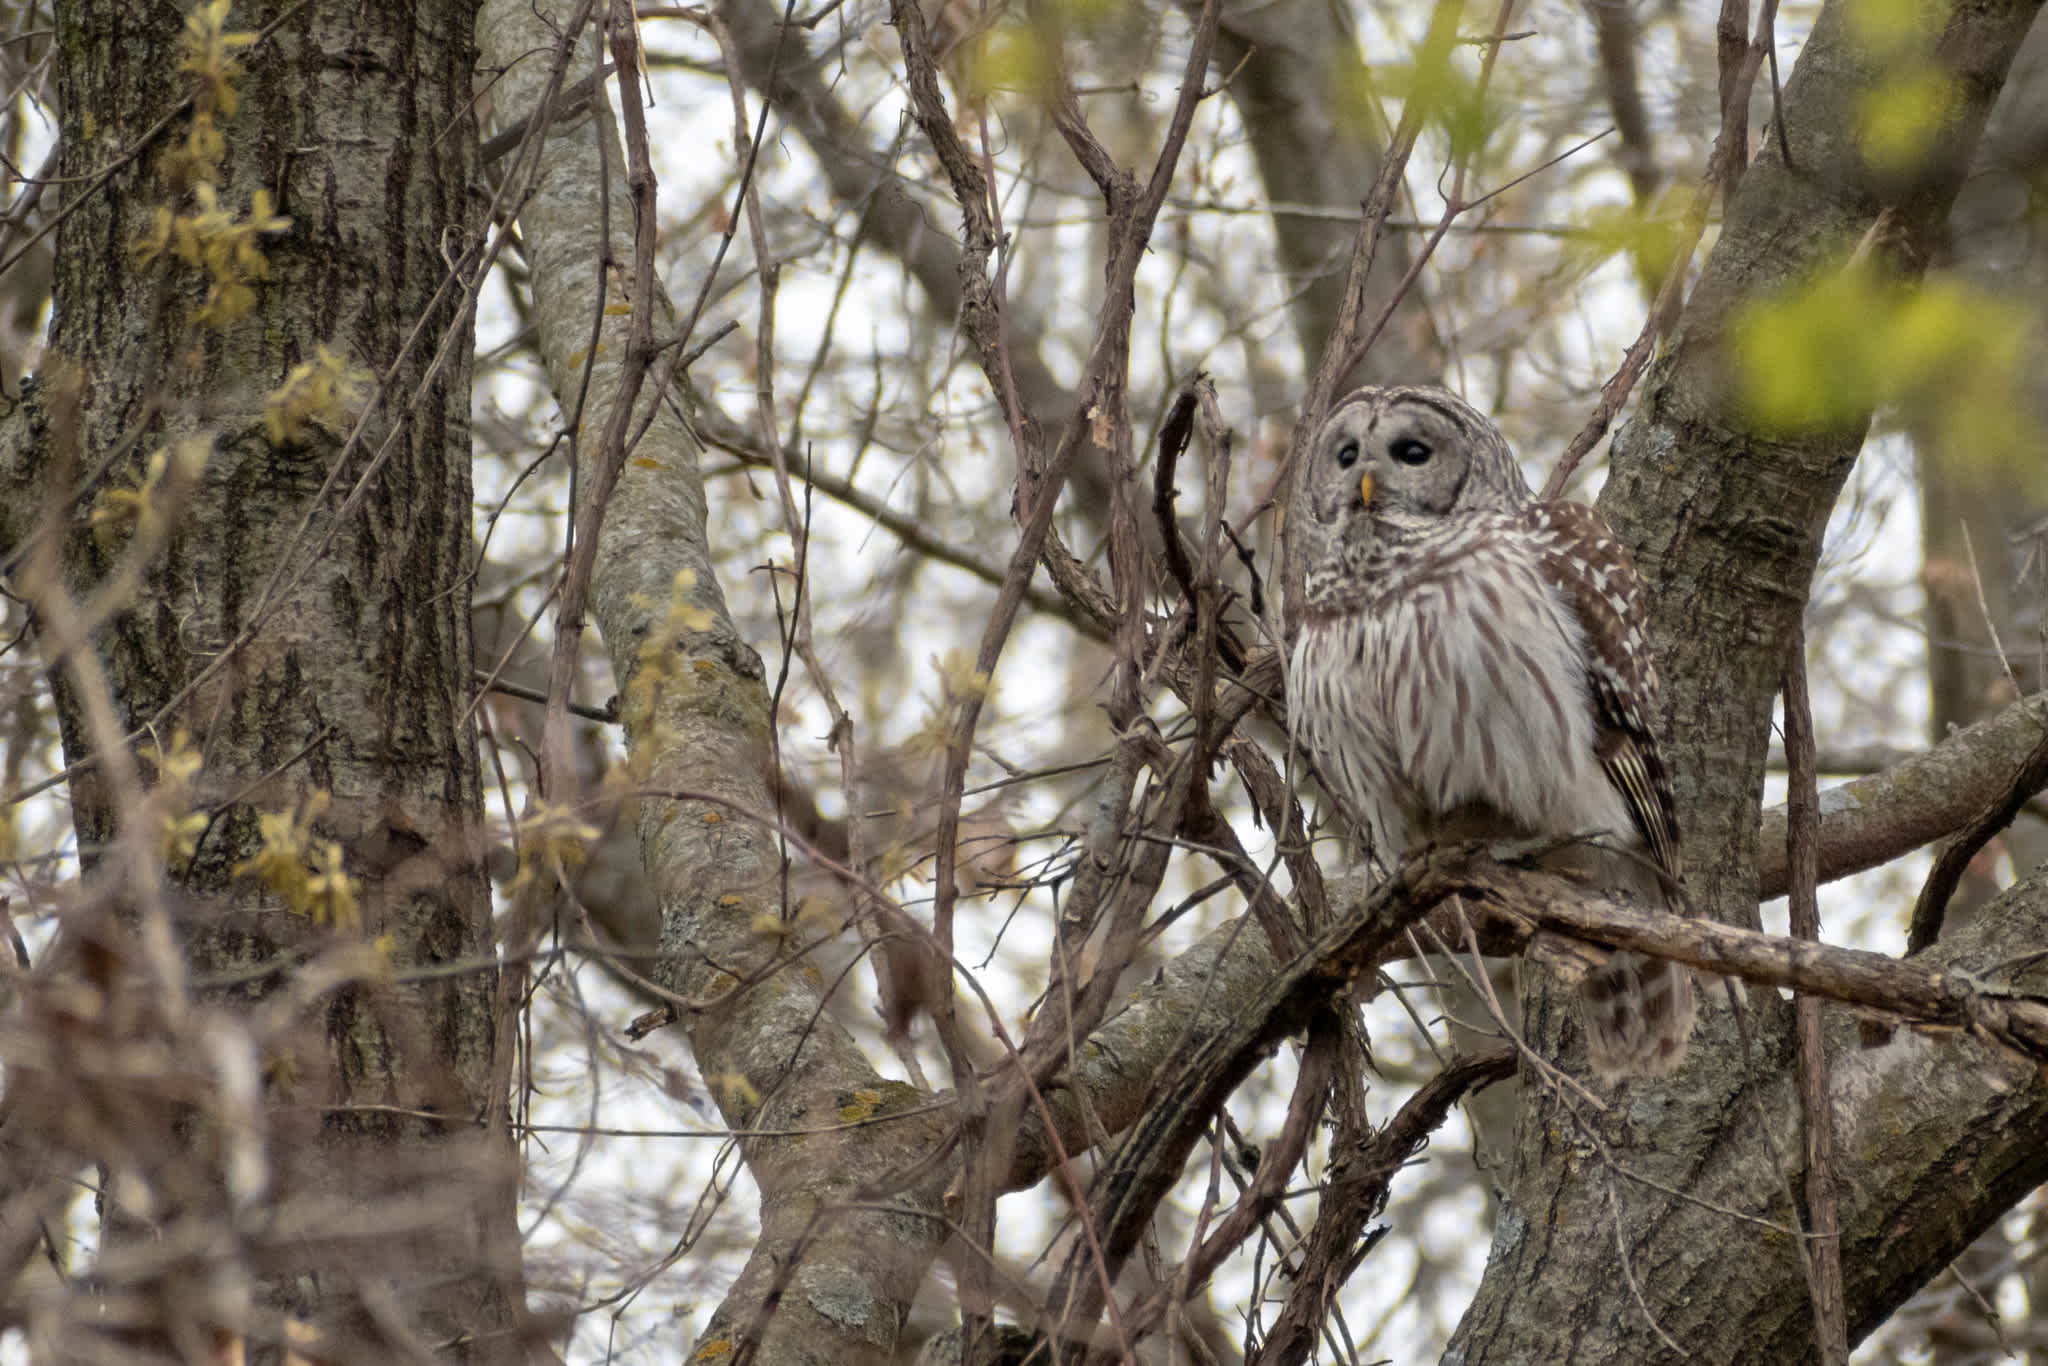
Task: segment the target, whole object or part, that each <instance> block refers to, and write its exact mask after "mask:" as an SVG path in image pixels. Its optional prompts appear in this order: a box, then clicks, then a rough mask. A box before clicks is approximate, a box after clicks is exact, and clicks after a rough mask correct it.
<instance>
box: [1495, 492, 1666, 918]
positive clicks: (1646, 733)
mask: <svg viewBox="0 0 2048 1366" xmlns="http://www.w3.org/2000/svg"><path fill="white" fill-rule="evenodd" d="M1526 515H1527V517H1528V519H1529V526H1530V530H1531V531H1532V532H1533V533H1534V538H1535V541H1536V544H1537V546H1538V564H1539V567H1540V568H1541V570H1542V573H1543V576H1544V577H1545V578H1547V579H1549V580H1550V581H1551V583H1553V584H1554V585H1555V586H1556V587H1557V588H1558V590H1559V592H1560V593H1561V594H1562V595H1563V597H1564V601H1565V602H1566V604H1568V605H1569V606H1570V608H1571V610H1572V613H1573V615H1575V616H1576V617H1577V618H1578V622H1579V626H1580V629H1581V631H1582V633H1583V634H1584V636H1585V640H1586V656H1587V657H1586V681H1587V683H1588V684H1589V685H1590V687H1591V690H1592V695H1593V712H1594V725H1595V728H1596V730H1595V746H1596V749H1597V752H1598V755H1599V758H1600V767H1601V768H1602V769H1603V770H1605V771H1606V774H1607V778H1608V781H1609V782H1612V783H1613V784H1614V786H1615V789H1616V790H1617V791H1619V792H1620V793H1621V796H1622V800H1623V802H1624V803H1626V805H1627V806H1628V813H1629V815H1630V817H1631V818H1633V819H1634V821H1635V825H1636V829H1637V830H1639V831H1640V832H1641V833H1642V836H1643V842H1644V844H1646V845H1648V846H1649V850H1650V856H1651V857H1652V858H1654V859H1655V860H1656V861H1657V865H1658V867H1660V868H1662V869H1663V870H1664V873H1665V875H1666V876H1668V877H1670V878H1671V880H1672V881H1674V882H1678V881H1681V880H1682V879H1683V878H1684V866H1683V862H1682V860H1681V858H1680V855H1679V845H1678V805H1677V802H1676V801H1675V800H1674V799H1673V797H1672V795H1671V777H1670V774H1669V773H1668V772H1667V771H1666V770H1665V767H1664V757H1663V755H1662V754H1660V753H1659V752H1658V750H1657V737H1656V735H1655V734H1654V733H1653V732H1652V731H1651V730H1650V724H1649V716H1650V711H1651V708H1652V707H1653V706H1654V704H1655V702H1656V699H1657V667H1656V664H1655V663H1654V661H1653V660H1652V659H1651V657H1650V645H1649V633H1648V629H1647V623H1646V621H1645V620H1644V613H1643V581H1642V578H1641V576H1639V575H1638V574H1637V573H1636V562H1635V557H1634V556H1633V555H1630V554H1629V553H1628V547H1626V546H1624V545H1623V544H1622V543H1621V542H1620V541H1617V540H1615V539H1614V533H1613V532H1611V531H1609V530H1608V529H1607V524H1606V523H1605V522H1603V521H1602V520H1601V519H1600V514H1599V513H1597V512H1595V511H1593V509H1591V508H1589V507H1587V506H1585V505H1584V504H1582V503H1570V502H1565V501H1562V500H1559V501H1556V502H1548V503H1535V504H1532V505H1531V506H1530V507H1529V509H1528V512H1527V514H1526Z"/></svg>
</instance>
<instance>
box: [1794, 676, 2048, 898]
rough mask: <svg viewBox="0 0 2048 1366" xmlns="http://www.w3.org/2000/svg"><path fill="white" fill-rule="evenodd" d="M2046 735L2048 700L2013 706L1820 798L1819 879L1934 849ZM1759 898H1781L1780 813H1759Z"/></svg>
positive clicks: (1977, 810) (2001, 784) (1969, 817)
mask: <svg viewBox="0 0 2048 1366" xmlns="http://www.w3.org/2000/svg"><path fill="white" fill-rule="evenodd" d="M2044 728H2048V696H2044V695H2041V694H2037V695H2035V696H2033V697H2030V698H2026V699H2024V700H2022V701H2019V702H2015V703H2013V704H2012V705H2011V706H2009V707H2007V708H2006V709H2005V710H2004V711H2003V712H2000V713H1999V714H1998V715H1997V716H1994V717H1992V718H1991V719H1990V720H1988V721H1980V722H1978V723H1977V724H1976V725H1974V726H1971V727H1970V728H1969V729H1967V730H1961V731H1957V732H1956V733H1955V734H1954V735H1951V736H1949V737H1948V739H1946V740H1944V741H1942V742H1941V743H1940V744H1938V745H1936V746H1935V747H1934V748H1933V749H1930V750H1928V751H1926V752H1925V753H1923V754H1916V755H1913V756H1912V757H1911V758H1909V759H1906V760H1904V761H1903V762H1901V763H1899V764H1897V765H1896V766H1895V767H1893V768H1890V769H1887V770H1886V771H1885V772H1883V773H1877V774H1873V775H1871V776H1870V777H1867V778H1858V779H1856V780H1855V781H1853V782H1848V783H1843V784H1841V785H1840V786H1837V787H1831V788H1827V789H1825V790H1824V791H1822V793H1821V794H1820V829H1819V832H1818V836H1819V838H1818V849H1819V857H1820V874H1819V875H1820V880H1821V881H1822V882H1833V881H1835V880H1836V879H1838V878H1844V877H1847V876H1849V875H1850V874H1851V873H1860V872H1862V871H1864V870H1865V869H1867V868H1876V867H1879V866H1881V865H1883V864H1886V863H1889V862H1891V861H1892V860H1893V859H1895V858H1898V857H1899V856H1900V855H1902V854H1907V853H1911V852H1912V851H1913V850H1915V849H1918V848H1921V847H1922V846H1923V845H1927V844H1932V843H1933V842H1934V841H1935V840H1938V839H1941V838H1942V837H1943V836H1945V835H1948V834H1950V833H1952V832H1954V831H1956V830H1959V829H1961V828H1962V827H1963V826H1964V825H1966V824H1968V823H1969V822H1970V821H1971V820H1972V819H1974V818H1975V817H1976V816H1977V815H1978V814H1979V813H1981V812H1982V811H1983V810H1984V808H1985V807H1986V806H1987V805H1988V804H1989V802H1990V800H1991V798H1992V797H1993V796H1994V795H1995V794H1996V793H1998V792H1999V791H2000V790H2002V789H2003V788H2004V787H2005V786H2006V785H2007V783H2009V782H2010V780H2011V778H2012V775H2013V773H2014V772H2015V770H2017V769H2018V768H2019V767H2020V765H2021V763H2022V761H2023V760H2024V759H2025V757H2026V755H2027V754H2028V752H2029V751H2030V750H2032V749H2033V748H2034V746H2035V745H2037V744H2038V743H2039V742H2040V738H2041V735H2042V732H2043V729H2044ZM1757 844H1758V851H1757V855H1758V866H1757V882H1758V886H1757V895H1758V896H1760V897H1766V898H1768V897H1774V896H1783V895H1784V894H1785V889H1786V886H1787V885H1788V884H1787V880H1786V864H1785V848H1786V845H1785V808H1783V807H1781V806H1776V807H1772V808H1771V809H1770V810H1768V811H1766V812H1764V814H1763V820H1762V824H1761V827H1760V829H1759V831H1758V837H1757Z"/></svg>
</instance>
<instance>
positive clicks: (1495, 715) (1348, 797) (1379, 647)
mask: <svg viewBox="0 0 2048 1366" xmlns="http://www.w3.org/2000/svg"><path fill="white" fill-rule="evenodd" d="M1308 459H1309V466H1308V468H1306V469H1305V470H1302V471H1301V472H1300V474H1299V475H1298V477H1297V481H1296V495H1295V500H1294V506H1293V510H1292V512H1291V514H1290V520H1289V527H1290V534H1291V535H1292V536H1293V537H1294V538H1295V543H1296V544H1297V546H1299V547H1300V549H1301V552H1302V560H1301V563H1302V568H1303V570H1304V579H1303V592H1304V601H1303V613H1302V626H1301V632H1300V634H1299V636H1298V637H1297V638H1296V640H1295V644H1294V650H1293V657H1292V662H1291V664H1290V666H1289V669H1288V677H1287V700H1288V715H1289V718H1290V721H1291V724H1292V725H1293V727H1294V730H1295V733H1296V735H1297V736H1298V737H1299V738H1300V739H1301V741H1302V742H1303V743H1304V744H1305V746H1306V747H1307V749H1308V751H1309V752H1310V753H1311V754H1313V755H1314V756H1315V759H1316V763H1317V766H1318V768H1319V769H1320V770H1321V772H1322V774H1323V776H1324V778H1325V780H1326V781H1327V782H1328V783H1329V784H1330V786H1331V787H1332V788H1334V789H1335V795H1336V796H1337V797H1338V798H1339V800H1340V801H1341V802H1342V803H1343V805H1344V806H1345V807H1346V808H1347V810H1348V811H1349V813H1350V814H1351V815H1352V817H1353V818H1354V819H1355V821H1356V822H1357V824H1358V826H1359V831H1360V834H1361V836H1362V837H1363V838H1364V840H1365V841H1366V842H1367V844H1368V846H1369V848H1370V849H1371V850H1372V852H1373V853H1374V854H1375V855H1377V856H1379V857H1380V858H1381V861H1382V862H1391V861H1393V860H1394V859H1397V858H1399V857H1401V856H1403V855H1404V854H1406V853H1408V852H1409V851H1411V850H1413V849H1415V848H1417V847H1419V846H1421V845H1423V844H1425V843H1428V842H1430V841H1431V840H1439V839H1454V838H1458V839H1472V838H1478V839H1501V838H1514V837H1523V836H1546V835H1585V836H1589V837H1592V839H1593V840H1594V841H1595V843H1590V844H1588V845H1585V846H1580V847H1576V848H1574V849H1572V850H1569V851H1566V854H1565V856H1563V857H1562V858H1561V859H1560V860H1559V862H1560V866H1561V867H1563V868H1564V869H1565V870H1566V871H1569V872H1571V873H1573V874H1574V875H1575V876H1578V877H1580V878H1581V879H1583V880H1586V881H1588V882H1591V883H1593V884H1594V885H1597V886H1599V887H1601V888H1602V889H1604V890H1607V891H1609V892H1612V893H1615V894H1620V895H1625V896H1629V897H1631V898H1634V899H1638V900H1649V901H1653V902H1665V903H1674V901H1675V898H1674V895H1673V894H1674V893H1675V889H1676V888H1677V886H1678V883H1679V881H1680V879H1681V878H1682V876H1683V868H1682V865H1681V861H1680V852H1679V840H1678V820H1677V812H1676V809H1675V807H1674V805H1673V801H1672V796H1671V784H1670V780H1669V777H1668V775H1667V774H1666V771H1665V768H1664V763H1663V759H1662V756H1661V755H1660V754H1659V752H1658V748H1657V740H1656V736H1655V734H1654V733H1653V732H1652V730H1651V729H1650V717H1651V715H1652V714H1653V712H1654V708H1655V702H1656V693H1657V674H1656V668H1655V665H1654V663H1653V661H1652V659H1651V655H1650V650H1649V644H1648V640H1647V638H1646V636H1645V633H1644V622H1643V611H1642V601H1641V594H1642V584H1641V580H1640V579H1639V578H1638V576H1637V574H1636V569H1635V562H1634V560H1633V558H1632V557H1631V556H1630V555H1629V553H1628V551H1627V549H1626V548H1624V547H1623V546H1622V545H1621V544H1620V543H1619V542H1618V541H1616V540H1615V539H1614V536H1613V534H1612V533H1611V532H1610V531H1608V529H1607V527H1606V524H1605V523H1603V522H1602V521H1601V520H1600V517H1599V514H1597V513H1595V512H1594V511H1593V510H1592V509H1591V508H1588V507H1585V506H1583V505H1581V504H1578V503H1569V502H1562V501H1559V502H1539V501H1538V500H1537V499H1536V497H1535V495H1534V494H1533V493H1532V492H1531V491H1530V489H1529V486H1528V484H1527V483H1526V481H1524V479H1523V478H1522V474H1521V471H1520V470H1519V469H1518V468H1517V467H1516V464H1515V460H1514V456H1513V454H1512V452H1510V451H1509V449H1508V446H1507V442H1506V440H1505V439H1504V438H1503V437H1502V436H1501V434H1500V432H1499V430H1498V429H1497V428H1496V427H1495V426H1494V425H1493V424H1492V423H1491V422H1489V421H1487V420H1486V418H1485V417H1484V416H1482V415H1481V414H1479V413H1478V412H1477V411H1475V410H1474V409H1472V408H1471V407H1470V406H1469V405H1467V404H1466V403H1464V402H1463V401H1462V400H1461V399H1459V398H1457V397H1456V396H1454V395H1452V394H1451V393H1449V392H1448V391H1446V390H1442V389H1434V388H1368V389H1360V390H1358V391H1357V392H1355V393H1353V394H1351V395H1349V396H1347V397H1346V398H1344V399H1343V400H1341V401H1340V402H1339V403H1338V404H1337V405H1336V407H1335V408H1333V409H1332V410H1331V412H1330V415H1329V417H1328V418H1326V419H1325V420H1324V423H1323V426H1322V428H1321V430H1320V431H1318V432H1317V434H1316V438H1315V441H1314V442H1313V443H1312V444H1311V445H1310V447H1309V449H1308ZM1602 846H1604V847H1602ZM1583 1003H1584V1007H1585V1009H1584V1012H1583V1013H1584V1018H1585V1023H1586V1032H1587V1046H1588V1053H1589V1055H1590V1057H1591V1060H1592V1063H1593V1066H1594V1069H1595V1070H1596V1071H1598V1072H1599V1073H1601V1074H1602V1075H1604V1076H1609V1077H1612V1076H1618V1075H1634V1074H1645V1073H1651V1074H1654V1073H1662V1072H1668V1071H1670V1070H1671V1069H1672V1068H1674V1067H1676V1066H1677V1065H1678V1063H1679V1061H1680V1060H1681V1059H1682V1058H1683V1056H1684V1051H1685V1041H1686V1037H1687V1035H1688V1034H1689V1033H1690V1032H1691V1029H1692V1022H1693V1015H1694V1009H1695V1002H1694V990H1693V983H1692V975H1691V973H1690V972H1689V971H1688V970H1686V969H1684V968H1682V967H1680V966H1678V965H1675V964H1672V963H1668V962H1665V961H1663V960H1660V959H1649V958H1644V957H1642V956H1640V955H1637V954H1631V953H1616V954H1614V955H1612V956H1611V957H1610V959H1609V961H1608V962H1607V964H1606V965H1605V966H1604V967H1602V968H1601V969H1599V970H1597V971H1596V972H1594V973H1592V974H1591V975H1589V977H1588V978H1587V980H1586V983H1585V987H1584V991H1583Z"/></svg>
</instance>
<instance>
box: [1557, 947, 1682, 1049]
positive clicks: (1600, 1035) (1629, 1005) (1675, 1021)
mask: <svg viewBox="0 0 2048 1366" xmlns="http://www.w3.org/2000/svg"><path fill="white" fill-rule="evenodd" d="M1579 990H1580V993H1581V997H1582V1002H1583V1005H1584V1010H1583V1012H1582V1013H1583V1014H1584V1016H1585V1021H1586V1055H1587V1057H1588V1059H1589V1060H1590V1061H1591V1062H1592V1064H1593V1071H1594V1073H1595V1074H1597V1075H1598V1076H1599V1077H1600V1079H1601V1080H1603V1081H1617V1080H1620V1079H1622V1078H1625V1077H1661V1076H1663V1075H1664V1074H1665V1073H1667V1072H1670V1071H1673V1070H1674V1069H1676V1068H1677V1066H1678V1064H1679V1063H1681V1062H1683V1061H1684V1060H1685V1041H1686V1039H1687V1037H1689V1036H1690V1035H1691V1034H1692V1022H1693V1016H1694V1015H1695V1014H1696V1013H1697V1009H1698V1002H1697V1001H1696V1000H1695V998H1694V990H1693V982H1692V970H1691V969H1690V968H1688V967H1686V966H1684V965H1683V964H1681V963H1673V962H1670V961H1669V960H1667V959H1663V958H1648V957H1645V956H1644V955H1642V954H1640V953H1628V952H1617V953H1615V954H1614V955H1613V956H1611V957H1610V958H1609V959H1608V960H1607V963H1606V965H1605V966H1604V967H1600V968H1596V969H1595V970H1594V971H1592V972H1590V973H1588V974H1586V978H1585V980H1584V982H1582V983H1581V984H1580V988H1579Z"/></svg>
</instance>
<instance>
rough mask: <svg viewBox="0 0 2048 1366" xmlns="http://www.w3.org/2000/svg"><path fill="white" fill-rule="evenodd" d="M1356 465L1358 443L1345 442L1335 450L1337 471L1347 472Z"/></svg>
mask: <svg viewBox="0 0 2048 1366" xmlns="http://www.w3.org/2000/svg"><path fill="white" fill-rule="evenodd" d="M1357 463H1358V443H1357V442H1356V441H1347V442H1345V443H1344V444H1343V445H1341V446H1339V447H1338V448H1337V467H1338V468H1339V469H1346V470H1348V469H1350V468H1351V467H1352V466H1353V465H1356V464H1357Z"/></svg>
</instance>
